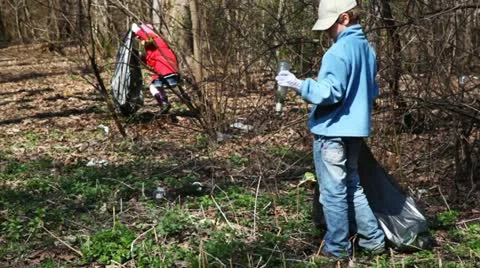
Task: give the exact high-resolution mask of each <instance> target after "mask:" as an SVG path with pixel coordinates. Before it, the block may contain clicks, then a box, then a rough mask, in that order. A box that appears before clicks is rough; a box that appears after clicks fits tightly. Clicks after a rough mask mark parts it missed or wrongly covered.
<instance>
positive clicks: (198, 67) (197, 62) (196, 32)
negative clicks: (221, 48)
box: [190, 0, 203, 82]
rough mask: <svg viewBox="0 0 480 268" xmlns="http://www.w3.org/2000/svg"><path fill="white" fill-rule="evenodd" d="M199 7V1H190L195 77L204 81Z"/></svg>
mask: <svg viewBox="0 0 480 268" xmlns="http://www.w3.org/2000/svg"><path fill="white" fill-rule="evenodd" d="M199 11H200V10H199V7H198V0H190V17H191V19H192V33H193V75H194V77H195V80H196V81H197V82H198V81H202V80H203V70H202V65H203V64H202V58H203V55H202V48H201V42H202V41H201V32H202V30H201V25H200V21H201V19H200V12H199Z"/></svg>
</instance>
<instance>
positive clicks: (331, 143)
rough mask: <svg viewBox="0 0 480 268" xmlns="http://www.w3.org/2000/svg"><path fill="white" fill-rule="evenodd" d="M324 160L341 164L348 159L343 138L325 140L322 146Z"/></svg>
mask: <svg viewBox="0 0 480 268" xmlns="http://www.w3.org/2000/svg"><path fill="white" fill-rule="evenodd" d="M322 157H323V159H324V161H326V162H329V163H331V164H341V163H344V161H345V160H346V159H345V157H346V154H345V148H344V144H343V141H342V139H340V138H333V139H328V140H325V141H324V143H323V146H322Z"/></svg>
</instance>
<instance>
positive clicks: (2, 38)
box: [0, 4, 8, 48]
mask: <svg viewBox="0 0 480 268" xmlns="http://www.w3.org/2000/svg"><path fill="white" fill-rule="evenodd" d="M2 8H3V7H2V5H1V4H0V48H1V47H3V46H4V45H6V43H7V42H8V34H7V32H6V31H5V25H4V24H3V10H2Z"/></svg>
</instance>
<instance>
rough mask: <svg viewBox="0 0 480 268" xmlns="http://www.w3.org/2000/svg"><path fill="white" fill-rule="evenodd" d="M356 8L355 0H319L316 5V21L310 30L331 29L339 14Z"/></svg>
mask: <svg viewBox="0 0 480 268" xmlns="http://www.w3.org/2000/svg"><path fill="white" fill-rule="evenodd" d="M355 6H357V1H355V0H320V4H319V5H318V20H317V22H315V25H313V28H312V30H314V31H324V30H327V29H328V28H330V27H332V25H333V24H334V23H335V21H337V19H338V17H339V16H340V14H342V13H344V12H347V11H349V10H350V9H352V8H354V7H355Z"/></svg>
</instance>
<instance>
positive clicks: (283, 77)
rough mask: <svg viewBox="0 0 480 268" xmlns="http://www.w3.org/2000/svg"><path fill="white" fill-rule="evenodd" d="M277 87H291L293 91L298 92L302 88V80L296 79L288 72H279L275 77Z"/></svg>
mask: <svg viewBox="0 0 480 268" xmlns="http://www.w3.org/2000/svg"><path fill="white" fill-rule="evenodd" d="M275 80H277V83H278V85H279V86H282V87H291V88H293V89H295V91H297V92H299V91H300V88H301V87H302V83H303V80H300V79H298V78H297V77H295V75H294V74H292V73H291V72H289V71H280V72H279V73H278V75H277V76H276V77H275Z"/></svg>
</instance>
